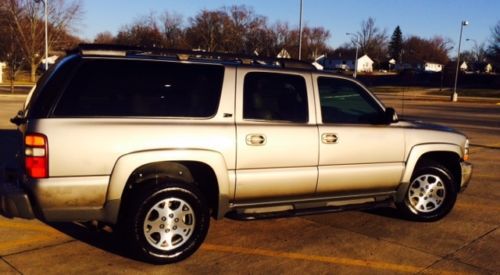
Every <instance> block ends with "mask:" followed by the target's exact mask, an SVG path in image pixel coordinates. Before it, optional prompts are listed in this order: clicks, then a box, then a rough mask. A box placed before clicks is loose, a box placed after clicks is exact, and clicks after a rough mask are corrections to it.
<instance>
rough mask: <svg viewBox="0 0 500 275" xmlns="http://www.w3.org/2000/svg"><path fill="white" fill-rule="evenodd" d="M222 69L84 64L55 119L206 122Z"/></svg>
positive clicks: (153, 63) (216, 96)
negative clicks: (152, 118) (150, 118)
mask: <svg viewBox="0 0 500 275" xmlns="http://www.w3.org/2000/svg"><path fill="white" fill-rule="evenodd" d="M223 73H224V68H223V67H222V66H210V65H199V64H197V65H194V64H181V63H170V62H157V61H139V60H109V59H108V60H103V59H88V60H84V61H83V63H82V65H81V66H80V68H79V69H78V72H77V73H76V75H75V77H74V78H73V80H72V81H71V83H70V84H69V85H68V87H67V89H66V91H65V93H64V95H63V97H62V98H61V100H60V101H59V103H58V106H57V108H56V110H55V111H54V115H55V116H168V117H211V116H213V115H214V114H215V113H216V111H217V107H218V104H219V98H220V93H221V87H222V78H223Z"/></svg>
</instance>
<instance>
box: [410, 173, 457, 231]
mask: <svg viewBox="0 0 500 275" xmlns="http://www.w3.org/2000/svg"><path fill="white" fill-rule="evenodd" d="M426 174H432V175H435V176H438V177H439V178H440V179H441V180H442V181H443V184H444V188H445V199H444V201H443V204H442V205H441V206H439V207H438V208H437V209H435V210H433V211H431V212H420V211H418V210H417V209H415V208H414V207H412V206H411V204H410V201H409V195H408V190H409V188H410V187H411V184H412V183H413V181H414V180H415V179H416V178H418V177H420V176H422V175H426ZM456 199H457V188H456V185H455V183H454V181H453V179H452V177H451V175H450V172H449V171H448V170H447V169H446V168H444V167H441V166H440V165H430V166H424V167H421V168H417V170H416V171H415V173H413V175H412V177H411V181H410V184H409V185H408V188H407V189H406V193H405V199H404V201H403V202H402V205H400V208H402V209H403V210H404V211H403V212H404V213H405V214H406V216H408V217H410V218H411V219H414V220H419V221H435V220H439V219H441V218H443V217H444V216H446V215H447V214H448V213H449V212H450V211H451V209H452V208H453V206H454V205H455V201H456Z"/></svg>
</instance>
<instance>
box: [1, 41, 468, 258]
mask: <svg viewBox="0 0 500 275" xmlns="http://www.w3.org/2000/svg"><path fill="white" fill-rule="evenodd" d="M12 121H13V122H14V123H16V124H18V126H19V129H20V131H21V132H22V133H23V136H24V156H23V162H24V167H25V174H24V175H23V176H22V177H21V178H20V180H19V182H18V183H14V184H7V185H6V184H4V185H2V196H1V202H2V204H1V210H2V212H3V213H4V215H7V216H11V217H12V216H17V217H23V218H35V217H36V218H38V219H41V220H45V221H88V220H97V221H100V222H102V223H105V224H108V225H111V226H113V228H114V229H115V230H116V231H118V232H120V233H122V234H123V237H124V238H125V239H126V240H127V241H128V243H129V245H130V248H131V249H132V250H133V251H135V252H136V253H137V254H138V255H140V256H141V257H143V258H144V259H145V260H147V261H152V262H157V263H172V262H176V261H179V260H182V259H184V258H186V257H188V256H190V255H191V254H192V253H194V252H195V251H196V249H197V248H198V247H199V246H200V245H201V243H202V242H203V240H204V238H205V236H206V234H207V230H208V226H209V220H210V217H211V216H212V217H214V218H217V219H220V218H223V217H225V216H231V217H233V218H238V219H256V218H265V217H282V216H294V215H302V214H311V213H324V212H333V211H340V210H345V209H359V208H366V207H375V206H381V205H384V206H387V205H395V206H396V207H397V208H398V209H400V210H401V212H402V214H404V216H406V217H409V218H411V219H415V220H420V221H433V220H437V219H440V218H442V217H444V216H445V215H446V214H447V213H448V212H450V210H451V209H452V207H453V205H454V203H455V200H456V197H457V193H458V192H459V191H460V190H463V189H464V188H465V187H466V185H467V184H468V182H469V180H470V177H471V171H472V168H471V165H470V164H469V163H467V162H466V161H467V159H468V140H467V138H466V137H465V136H464V135H462V134H460V133H458V132H456V131H454V130H452V129H449V128H445V127H441V126H436V125H429V124H424V123H421V122H410V121H399V120H398V118H397V115H396V113H395V111H394V109H392V108H386V107H384V105H383V104H382V103H381V102H380V101H379V100H378V99H377V98H376V97H374V96H373V95H372V94H371V93H370V92H369V91H368V90H367V89H366V88H365V87H363V86H362V85H361V84H360V83H358V82H356V81H355V80H353V79H349V78H345V77H340V76H336V75H333V74H330V73H327V72H323V71H317V70H315V69H314V68H313V67H312V66H311V65H310V64H307V63H302V62H299V61H293V60H272V59H264V58H259V57H255V56H243V57H242V56H237V55H230V54H221V53H206V52H188V51H185V52H180V51H169V50H161V49H141V48H123V47H118V46H102V45H101V46H100V45H82V46H81V47H79V48H78V49H76V50H75V51H73V52H72V53H71V54H69V55H68V56H67V57H66V58H64V59H63V60H62V61H60V62H59V63H58V64H57V65H55V66H54V67H53V68H52V69H51V70H50V71H49V72H47V73H46V74H45V75H44V76H43V77H42V79H40V81H39V82H38V84H37V88H36V89H35V90H34V92H33V94H32V95H31V96H30V99H29V100H28V102H27V104H26V108H25V110H23V111H21V112H20V113H19V114H18V116H17V117H15V118H13V119H12Z"/></svg>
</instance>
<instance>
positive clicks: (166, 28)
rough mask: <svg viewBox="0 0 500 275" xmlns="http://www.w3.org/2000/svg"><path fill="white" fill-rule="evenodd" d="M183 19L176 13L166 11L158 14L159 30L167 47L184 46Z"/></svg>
mask: <svg viewBox="0 0 500 275" xmlns="http://www.w3.org/2000/svg"><path fill="white" fill-rule="evenodd" d="M183 22H184V20H183V18H182V16H181V15H179V14H177V13H170V12H168V11H166V12H165V13H163V14H162V15H161V16H160V25H161V32H162V33H163V36H164V39H165V41H164V44H165V46H166V47H167V48H179V49H182V48H186V47H187V45H186V41H185V39H184V29H183V26H182V24H183Z"/></svg>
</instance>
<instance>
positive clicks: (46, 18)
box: [35, 0, 49, 71]
mask: <svg viewBox="0 0 500 275" xmlns="http://www.w3.org/2000/svg"><path fill="white" fill-rule="evenodd" d="M48 1H49V0H35V3H40V2H42V3H43V8H44V17H45V71H47V70H48V69H49V28H48V21H49V20H48V14H49V12H48V5H49V3H48Z"/></svg>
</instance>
